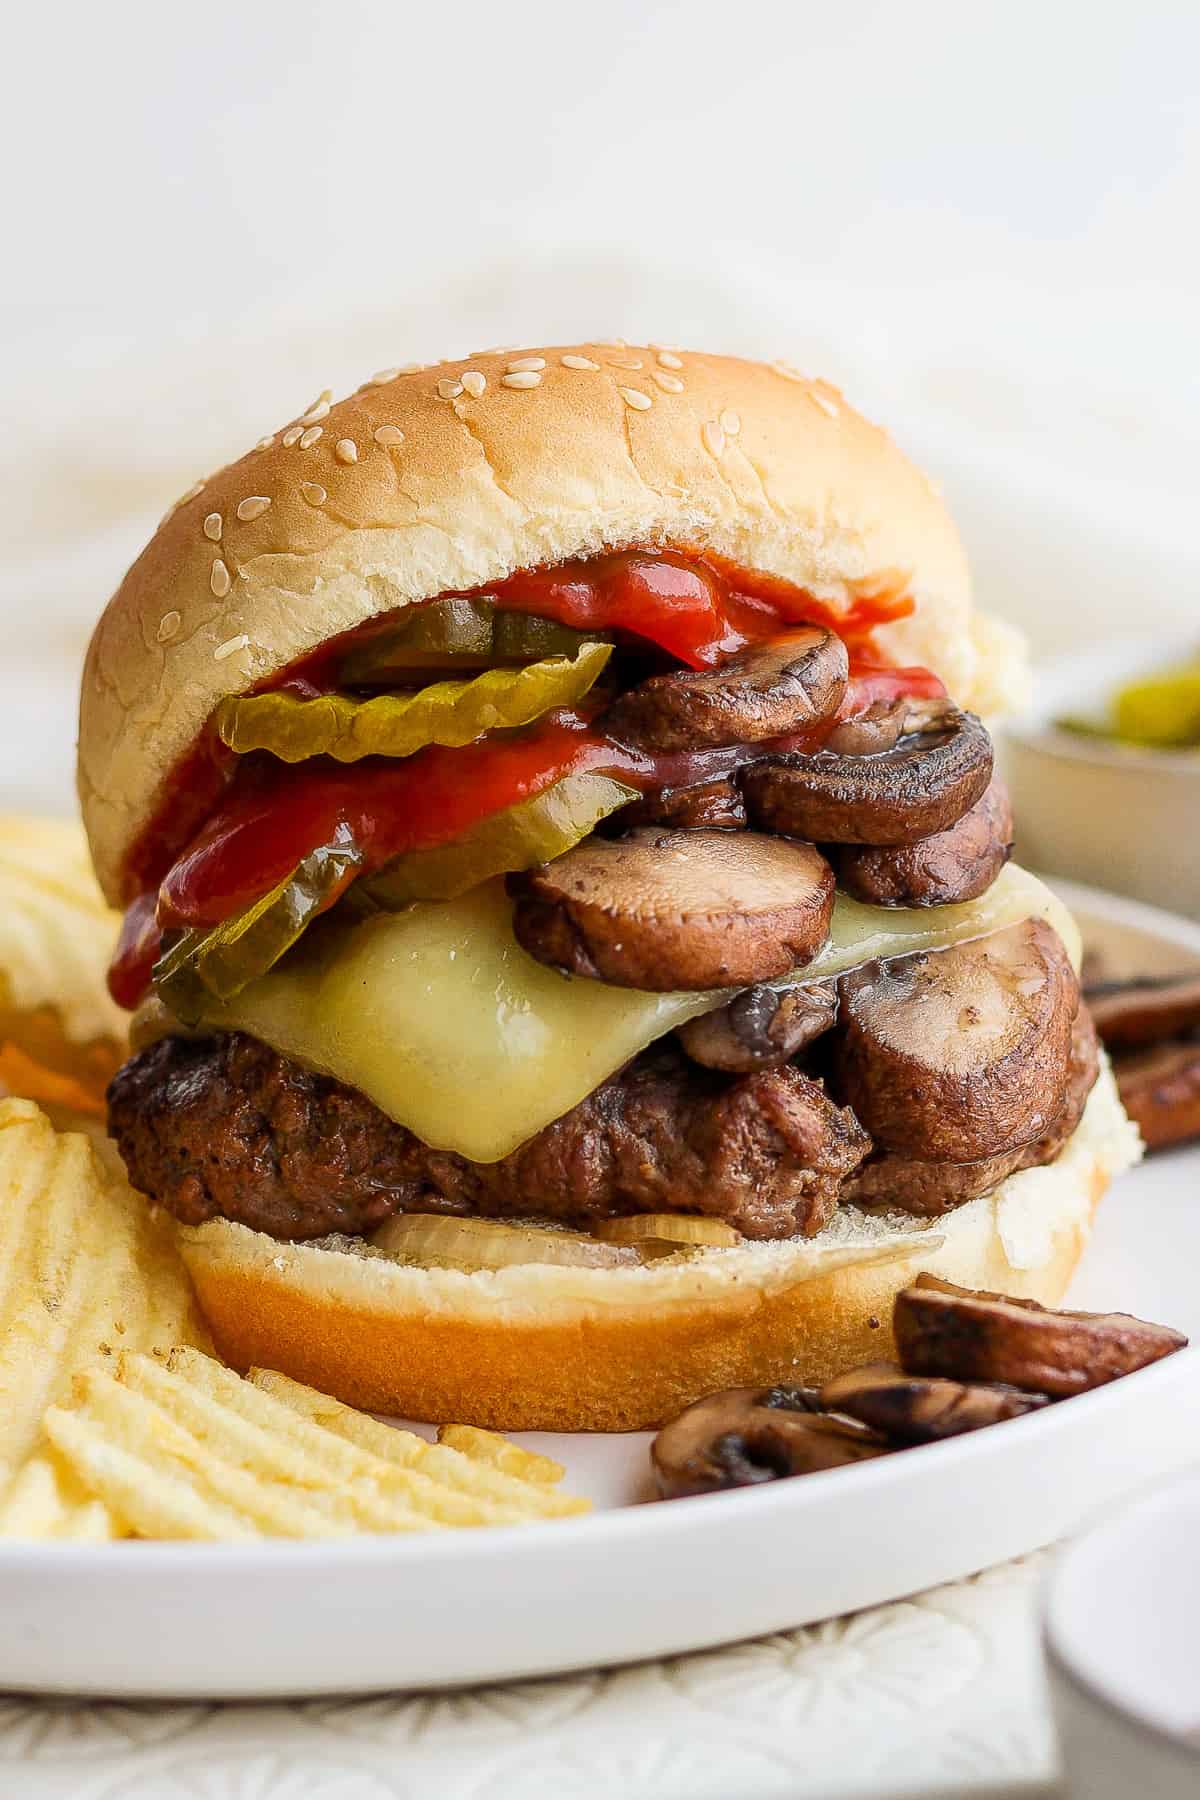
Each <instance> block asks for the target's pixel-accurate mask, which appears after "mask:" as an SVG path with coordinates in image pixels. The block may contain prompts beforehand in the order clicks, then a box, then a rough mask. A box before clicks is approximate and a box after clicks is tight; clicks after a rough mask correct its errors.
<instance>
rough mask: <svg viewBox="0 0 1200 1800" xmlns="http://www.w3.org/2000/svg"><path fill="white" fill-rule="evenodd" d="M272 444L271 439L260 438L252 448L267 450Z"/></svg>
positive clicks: (272, 440) (273, 440)
mask: <svg viewBox="0 0 1200 1800" xmlns="http://www.w3.org/2000/svg"><path fill="white" fill-rule="evenodd" d="M274 442H275V439H274V438H273V437H260V438H259V440H258V442H257V444H255V446H254V448H255V449H256V450H269V449H270V448H271V445H272V444H273V443H274Z"/></svg>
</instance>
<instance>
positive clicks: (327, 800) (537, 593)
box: [109, 550, 945, 1007]
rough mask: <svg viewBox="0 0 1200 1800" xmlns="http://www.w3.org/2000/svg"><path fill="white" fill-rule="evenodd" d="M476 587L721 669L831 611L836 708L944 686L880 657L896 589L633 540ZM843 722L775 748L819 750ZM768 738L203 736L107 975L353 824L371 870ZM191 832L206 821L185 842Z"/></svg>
mask: <svg viewBox="0 0 1200 1800" xmlns="http://www.w3.org/2000/svg"><path fill="white" fill-rule="evenodd" d="M478 591H479V592H480V593H483V592H486V593H487V594H488V595H490V596H491V597H492V598H493V599H494V600H495V602H496V604H497V605H498V606H501V607H504V608H508V609H511V610H513V611H521V612H528V613H533V614H537V615H538V616H540V617H543V618H549V619H554V620H556V621H557V622H559V623H560V624H564V625H569V626H572V627H573V628H575V629H583V630H588V629H592V630H605V631H613V632H616V633H618V634H620V635H625V634H628V635H629V636H631V637H637V638H640V639H641V640H642V641H647V640H649V641H650V642H653V643H655V644H657V645H658V646H659V647H660V648H662V649H663V650H666V651H667V652H669V654H670V655H671V656H672V657H674V658H675V659H676V660H677V661H678V662H680V663H683V664H685V665H686V666H687V667H689V668H711V667H715V666H718V665H719V664H720V663H722V662H724V661H725V660H726V659H727V658H728V657H730V656H732V655H735V654H736V653H737V652H738V651H739V650H741V649H744V648H745V647H746V646H747V645H748V644H750V643H754V642H758V641H761V640H763V639H766V638H769V637H772V636H777V635H778V634H779V632H780V630H781V628H783V627H786V626H788V625H793V624H798V623H803V622H816V623H821V624H828V625H830V626H831V627H833V628H835V629H837V630H838V632H839V634H840V635H841V636H842V637H843V638H844V639H845V640H846V642H847V645H848V648H849V650H850V656H851V663H850V671H851V672H850V682H849V685H848V687H847V691H846V695H845V698H844V699H843V702H842V705H841V707H840V708H839V712H838V719H848V718H853V717H856V716H857V715H858V714H860V713H862V712H864V711H865V710H866V709H867V708H868V707H869V706H871V705H872V704H874V703H875V702H877V701H879V700H886V699H894V698H897V697H899V696H900V695H903V694H912V695H917V696H920V697H934V696H938V695H941V694H943V693H944V692H945V689H944V688H943V686H942V684H941V682H940V681H939V680H938V679H937V677H936V676H934V675H931V674H930V673H929V671H928V670H925V669H896V668H892V667H889V666H888V665H887V664H885V663H884V662H883V661H882V660H880V659H879V656H878V652H877V650H876V647H875V645H874V643H873V641H872V636H871V634H872V632H873V631H874V630H875V628H876V627H877V626H879V625H881V624H885V623H888V622H890V621H891V620H893V619H897V618H902V617H904V616H905V615H906V614H908V613H910V612H911V611H912V601H911V599H910V598H909V597H908V596H906V595H904V594H903V593H902V591H900V590H899V589H898V588H897V589H894V590H891V591H887V592H883V593H879V594H873V595H870V596H863V597H861V598H859V599H858V600H856V601H855V602H853V603H852V605H851V607H850V609H849V610H848V611H846V610H843V611H842V612H841V613H840V614H837V613H835V611H834V609H833V608H832V607H830V606H829V605H827V604H825V603H823V602H821V601H818V600H816V599H814V598H813V597H812V596H810V595H807V594H805V593H804V592H803V591H802V590H801V589H799V588H796V587H794V586H792V585H791V584H790V583H787V582H784V581H782V580H780V579H778V578H777V577H774V576H767V575H761V574H758V573H755V572H751V571H747V570H741V569H738V568H736V567H735V566H734V565H732V564H729V563H726V562H723V561H721V560H720V559H717V558H714V557H711V556H688V555H686V554H684V553H680V552H677V551H670V550H662V551H649V550H635V551H626V552H621V553H616V554H612V555H605V556H600V557H595V558H592V559H590V560H588V561H579V562H573V563H563V564H559V565H557V566H556V567H554V568H551V569H532V570H522V571H520V572H519V573H517V574H515V575H512V576H510V577H509V578H508V579H507V580H506V581H503V582H500V583H497V584H494V585H492V586H489V587H488V588H486V589H480V590H478ZM387 623H388V621H386V620H385V621H382V622H380V623H375V622H373V624H372V625H370V626H367V627H364V628H361V629H360V631H358V632H354V633H347V634H345V635H343V636H342V637H341V638H339V639H335V640H333V641H332V642H330V643H326V644H323V645H322V646H321V648H320V649H319V650H318V651H316V652H315V653H314V654H313V655H311V656H309V657H307V658H305V659H303V660H302V661H300V662H297V663H295V664H293V665H292V666H291V667H290V668H289V669H287V670H285V671H283V673H282V674H281V675H279V676H277V677H276V678H275V680H274V681H273V682H271V683H269V684H267V685H268V686H270V687H272V688H276V689H278V688H283V687H287V688H288V689H290V690H291V691H293V692H297V693H313V694H315V693H320V692H328V691H330V690H331V689H333V688H335V687H336V686H337V673H338V665H339V662H340V660H341V658H342V657H343V656H344V655H345V654H346V650H347V648H348V646H349V644H350V642H351V641H354V642H355V643H356V644H357V643H359V642H361V641H362V640H363V638H364V637H369V636H370V635H371V634H372V632H373V631H375V630H378V629H380V628H381V624H382V625H383V626H386V624H387ZM833 723H834V721H833V720H828V721H825V722H824V724H823V725H822V726H820V727H816V728H815V729H814V732H813V733H812V734H809V737H808V738H797V737H790V738H788V739H787V740H786V741H784V742H781V743H780V745H778V746H777V748H785V747H786V748H788V749H798V748H803V747H806V746H807V747H816V746H817V744H819V742H820V739H821V737H822V736H823V735H824V734H825V732H827V731H828V730H829V729H831V727H832V725H833ZM769 748H770V746H768V745H763V744H759V745H756V746H754V747H753V749H751V748H749V747H747V746H734V747H731V748H729V749H723V750H715V751H706V752H696V753H683V754H673V755H669V756H663V755H650V754H648V753H646V752H642V751H635V750H630V749H628V748H627V747H625V746H623V745H619V744H617V743H615V742H613V741H612V740H610V739H607V738H606V737H605V736H604V735H603V734H602V733H601V732H600V731H598V730H597V729H596V728H595V727H594V725H593V724H592V723H591V721H590V719H589V717H588V716H587V715H586V714H585V713H583V712H569V711H560V712H556V713H551V714H548V715H547V716H546V717H545V718H543V719H540V720H538V721H537V723H536V724H535V725H533V726H531V727H529V728H528V729H527V730H525V731H522V732H519V733H505V734H499V735H497V736H489V737H484V738H481V739H479V740H478V741H477V742H475V743H473V744H468V745H465V746H462V747H460V748H455V749H447V748H443V747H441V746H437V745H431V746H429V747H428V748H426V749H424V750H421V751H419V752H418V753H417V754H416V755H415V756H411V757H405V758H403V759H399V760H394V759H390V758H385V757H369V758H365V759H364V760H363V761H361V762H358V763H355V764H353V765H350V766H348V767H347V766H346V765H343V764H340V763H335V762H333V761H332V760H331V759H328V758H320V757H318V758H313V759H311V760H310V761H308V762H305V763H300V764H296V765H286V764H281V763H278V762H276V761H274V759H272V758H269V757H265V756H255V757H250V758H236V757H234V756H232V754H231V753H225V752H224V751H223V750H222V749H221V747H220V746H219V745H215V743H214V740H213V737H212V736H211V735H210V734H206V736H205V738H204V739H203V740H202V742H201V744H200V745H199V746H198V747H197V749H196V750H195V751H194V752H193V753H192V756H191V757H190V759H189V760H188V761H187V762H186V763H185V764H184V765H183V766H182V767H181V769H180V770H179V771H178V772H177V776H176V786H175V793H174V795H173V797H172V799H171V800H170V801H169V802H168V805H167V807H166V808H164V815H163V816H162V817H161V818H160V819H158V820H157V821H156V822H155V824H154V826H153V828H152V829H151V831H150V832H148V833H147V834H146V836H145V837H144V838H143V840H142V842H141V843H140V844H139V845H138V846H136V847H135V851H134V853H133V855H132V856H131V859H130V876H131V887H132V888H133V890H134V898H133V903H132V905H131V906H130V909H129V912H128V913H127V915H126V919H125V924H124V928H123V930H122V933H121V939H120V943H119V944H118V948H117V953H116V956H115V958H114V961H113V965H112V968H111V969H110V971H109V987H110V990H111V992H112V994H113V997H114V998H115V999H116V1000H117V1001H118V1002H119V1003H120V1004H121V1005H123V1006H126V1007H133V1006H136V1005H137V1003H138V1001H139V999H140V998H141V996H142V994H143V993H144V992H145V989H146V987H147V986H148V984H149V979H150V970H151V968H152V967H153V964H154V962H155V961H156V960H157V956H158V954H159V950H160V947H161V928H162V926H167V927H178V926H192V925H208V924H216V923H219V922H220V921H221V920H222V919H225V918H228V917H230V916H231V915H232V914H233V913H235V912H237V911H240V910H241V908H242V907H244V906H246V905H248V904H250V902H251V901H253V900H255V899H257V898H258V897H259V896H260V895H262V894H265V893H267V892H268V891H269V890H270V889H271V888H272V887H274V886H275V885H276V884H277V883H278V882H280V881H282V880H283V879H284V878H285V877H286V876H287V875H288V874H290V873H291V871H292V869H294V868H295V867H296V865H297V864H298V863H299V862H300V861H302V859H303V858H304V857H305V856H306V855H307V854H308V853H309V852H310V851H311V850H313V849H314V848H316V847H317V846H319V845H320V844H323V843H327V842H329V841H330V840H331V839H332V837H333V834H334V832H335V831H336V829H337V827H338V825H339V824H345V825H347V826H349V828H350V830H351V831H352V833H353V835H354V838H355V841H356V842H357V843H358V844H359V846H360V848H361V849H362V851H363V855H364V869H365V870H371V869H375V868H378V867H380V866H381V865H382V864H383V863H385V862H387V861H389V860H390V859H391V858H392V857H394V856H398V855H403V854H404V853H405V852H407V851H411V850H419V849H426V848H429V847H431V846H433V845H436V844H440V843H446V842H449V841H450V840H451V839H453V838H455V837H458V836H460V835H461V834H462V833H463V832H464V831H466V830H467V829H468V828H469V827H470V826H472V825H474V824H475V823H477V822H478V821H479V820H481V819H483V818H486V817H488V816H489V815H490V814H491V813H493V812H496V811H499V810H501V809H502V808H505V807H508V806H513V805H515V804H517V803H518V802H519V801H521V800H523V799H528V798H532V797H533V796H534V795H536V794H537V793H539V792H541V790H542V789H543V788H545V787H548V786H549V785H550V784H551V783H552V782H555V781H558V780H560V779H561V778H562V777H563V776H565V775H568V774H575V773H583V772H586V771H596V772H603V773H608V774H612V775H615V776H618V777H619V778H620V779H622V780H625V781H628V782H629V784H630V785H631V786H633V787H637V788H639V789H642V790H643V791H654V790H657V789H659V788H662V787H682V786H687V785H689V784H690V783H692V782H698V781H703V780H708V779H715V778H716V777H717V776H719V775H721V774H724V773H728V772H729V771H730V770H731V769H733V768H736V767H737V766H738V764H739V763H740V762H744V761H746V760H748V758H749V757H751V756H752V755H754V756H761V755H762V754H763V753H764V750H767V749H769ZM223 790H224V795H223V797H222V791H223ZM191 833H197V835H194V836H192V837H191V841H190V843H188V842H187V841H186V839H187V837H188V836H189V835H190V834H191ZM181 849H182V854H179V851H180V850H181ZM139 890H140V891H139Z"/></svg>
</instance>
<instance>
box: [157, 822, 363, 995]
mask: <svg viewBox="0 0 1200 1800" xmlns="http://www.w3.org/2000/svg"><path fill="white" fill-rule="evenodd" d="M361 862H362V852H361V851H360V850H359V848H358V846H357V844H356V843H355V842H354V839H353V838H352V836H351V834H350V830H349V827H348V826H345V825H340V826H339V827H338V830H337V833H336V835H335V837H334V840H333V842H332V843H329V844H323V845H322V846H321V847H320V849H317V850H313V851H312V852H311V853H310V854H309V855H308V856H306V857H305V859H304V861H303V862H302V863H300V864H299V866H298V867H297V868H295V869H293V871H292V873H291V874H290V875H288V876H287V877H286V878H285V879H284V880H283V881H281V882H280V883H279V885H278V886H277V887H274V888H272V889H271V891H270V893H269V894H264V895H263V896H262V898H261V900H256V901H255V902H254V904H253V905H252V906H248V907H246V908H245V909H244V911H242V912H239V913H235V914H234V916H233V917H232V918H231V919H225V920H223V921H222V923H221V924H220V925H212V926H208V927H206V928H197V929H195V930H192V931H185V932H183V933H182V934H181V935H180V936H179V937H178V938H177V939H176V940H175V942H174V943H173V944H172V945H171V946H170V948H169V949H168V950H167V951H166V953H165V955H163V956H162V957H160V958H159V960H158V962H157V963H156V964H155V965H154V976H153V979H154V986H155V989H156V991H157V993H158V995H159V998H160V999H161V1000H162V1001H163V1002H164V1003H165V1005H167V1006H168V1007H169V1008H170V1010H171V1011H172V1012H173V1013H174V1014H175V1016H176V1018H178V1019H181V1020H182V1021H183V1023H184V1024H185V1025H195V1024H198V1023H199V1021H200V1020H201V1018H202V1017H203V1015H204V1012H205V1010H206V1006H207V1004H208V1003H209V1002H210V1001H211V1000H213V999H214V998H215V999H217V1000H231V999H232V998H233V996H234V995H235V994H239V993H240V992H241V991H242V989H243V988H244V987H247V986H248V985H249V984H250V982H252V981H254V980H255V979H256V978H257V977H258V976H260V975H265V974H266V972H267V970H268V969H270V968H273V967H274V965H275V964H276V963H277V962H278V961H279V959H280V957H281V956H282V955H283V954H284V952H285V951H287V950H290V949H291V947H292V945H293V944H294V943H295V942H296V940H297V939H298V938H299V937H300V936H301V935H302V934H303V932H304V931H305V930H306V929H307V928H308V926H309V925H310V924H311V923H312V921H313V919H315V918H316V916H317V914H318V913H320V912H323V911H324V910H325V909H326V908H327V907H328V906H330V905H331V904H332V903H333V901H334V900H335V899H336V898H337V897H338V895H339V894H340V893H341V891H342V889H343V888H344V887H345V886H346V885H347V883H348V882H349V881H351V880H352V879H353V877H354V875H355V872H356V871H357V869H358V868H359V866H360V865H361Z"/></svg>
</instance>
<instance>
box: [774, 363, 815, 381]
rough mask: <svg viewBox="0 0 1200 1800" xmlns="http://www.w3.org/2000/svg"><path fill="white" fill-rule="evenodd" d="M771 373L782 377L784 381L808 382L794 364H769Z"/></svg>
mask: <svg viewBox="0 0 1200 1800" xmlns="http://www.w3.org/2000/svg"><path fill="white" fill-rule="evenodd" d="M771 371H772V373H773V374H775V375H782V376H783V379H784V380H785V381H807V380H808V377H807V375H802V374H801V373H800V371H799V369H798V368H796V366H795V364H794V363H790V362H773V363H772V364H771Z"/></svg>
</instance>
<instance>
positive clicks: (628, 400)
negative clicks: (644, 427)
mask: <svg viewBox="0 0 1200 1800" xmlns="http://www.w3.org/2000/svg"><path fill="white" fill-rule="evenodd" d="M617 392H618V394H620V396H621V398H622V400H623V401H624V402H625V404H626V406H632V408H633V410H634V412H649V411H650V408H651V407H652V406H653V405H654V400H653V397H652V396H651V395H650V394H643V392H642V390H641V389H640V388H626V387H623V388H618V389H617Z"/></svg>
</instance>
